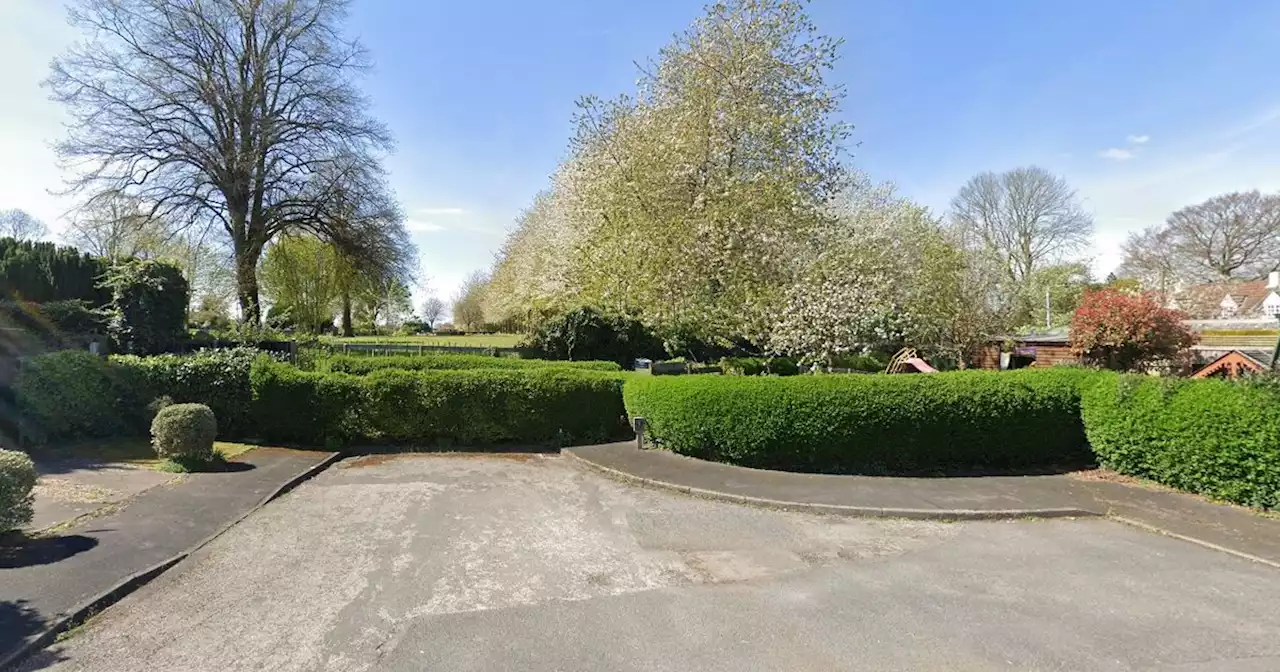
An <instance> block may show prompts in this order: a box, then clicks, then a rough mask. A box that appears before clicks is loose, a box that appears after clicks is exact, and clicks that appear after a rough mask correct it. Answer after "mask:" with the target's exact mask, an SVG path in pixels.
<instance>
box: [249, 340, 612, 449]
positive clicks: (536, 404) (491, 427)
mask: <svg viewBox="0 0 1280 672" xmlns="http://www.w3.org/2000/svg"><path fill="white" fill-rule="evenodd" d="M252 376H253V391H254V405H255V407H256V410H257V413H258V417H259V419H260V420H259V421H260V424H261V428H262V432H263V434H264V438H266V439H268V440H271V441H283V442H288V443H296V444H305V445H315V446H320V445H328V446H332V445H340V444H343V443H349V442H355V443H381V444H405V445H417V446H450V445H488V444H524V445H540V446H554V445H562V444H569V443H589V442H593V441H602V440H606V439H609V438H613V437H616V436H618V434H619V433H621V432H625V423H624V412H623V409H622V399H621V394H620V388H621V385H622V376H621V375H619V374H610V373H605V372H595V371H570V370H567V369H557V368H550V367H547V368H537V369H527V370H503V369H467V370H458V371H404V370H395V369H387V370H381V371H375V372H373V373H370V374H369V375H367V376H354V375H350V374H346V373H339V372H327V373H326V372H307V371H299V370H297V369H296V368H294V367H292V366H289V365H286V364H278V363H273V362H270V361H266V360H259V361H258V362H256V363H255V364H254V368H253V374H252Z"/></svg>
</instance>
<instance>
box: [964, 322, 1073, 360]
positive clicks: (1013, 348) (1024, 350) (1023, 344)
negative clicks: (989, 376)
mask: <svg viewBox="0 0 1280 672" xmlns="http://www.w3.org/2000/svg"><path fill="white" fill-rule="evenodd" d="M1070 341H1071V337H1070V334H1068V333H1067V330H1066V328H1060V329H1052V330H1049V331H1045V332H1041V333H1031V334H1025V335H1019V336H1004V337H1000V338H993V339H991V341H989V342H988V343H987V346H986V347H984V348H983V349H982V352H981V353H979V356H978V368H980V369H1023V368H1026V367H1028V366H1057V365H1059V364H1076V363H1079V362H1080V357H1079V356H1078V355H1076V354H1075V353H1074V352H1072V351H1071V343H1070Z"/></svg>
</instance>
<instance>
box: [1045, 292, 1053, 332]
mask: <svg viewBox="0 0 1280 672" xmlns="http://www.w3.org/2000/svg"><path fill="white" fill-rule="evenodd" d="M1044 328H1045V331H1048V330H1049V329H1052V328H1053V319H1052V317H1050V315H1049V288H1048V287H1045V288H1044Z"/></svg>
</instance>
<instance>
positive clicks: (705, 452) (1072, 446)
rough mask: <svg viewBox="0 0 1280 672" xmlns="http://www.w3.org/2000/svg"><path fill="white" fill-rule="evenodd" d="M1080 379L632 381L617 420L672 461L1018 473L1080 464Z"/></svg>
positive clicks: (960, 376)
mask: <svg viewBox="0 0 1280 672" xmlns="http://www.w3.org/2000/svg"><path fill="white" fill-rule="evenodd" d="M1091 375H1092V374H1091V372H1088V371H1085V370H1079V369H1076V370H1068V369H1060V370H1042V371H1026V372H993V371H961V372H953V373H946V374H933V375H901V376H886V375H875V376H852V375H849V376H842V375H827V376H794V377H788V378H751V377H716V376H690V377H678V378H637V379H635V380H631V381H629V382H628V383H627V385H626V387H625V388H624V390H623V395H624V398H625V402H626V407H627V411H628V412H629V413H630V414H631V415H632V416H633V417H634V416H643V417H644V418H645V419H646V420H647V421H648V426H649V436H650V437H652V438H653V439H654V440H655V441H657V442H658V443H660V444H661V445H662V446H663V447H666V448H669V449H671V450H673V451H675V452H678V453H683V454H686V455H691V456H694V457H701V458H705V459H712V460H721V461H725V462H730V463H734V464H741V465H744V466H750V467H758V468H765V469H783V470H788V471H812V472H824V473H872V474H874V473H884V472H911V471H921V470H938V469H941V470H946V469H968V468H975V467H976V468H982V467H987V468H1025V467H1032V466H1043V465H1057V464H1068V463H1079V462H1084V461H1087V460H1088V459H1089V458H1090V454H1089V449H1088V446H1087V444H1086V443H1085V436H1084V429H1083V427H1082V426H1081V422H1080V392H1079V390H1080V385H1081V383H1082V382H1084V381H1085V380H1087V379H1088V378H1089V377H1090V376H1091Z"/></svg>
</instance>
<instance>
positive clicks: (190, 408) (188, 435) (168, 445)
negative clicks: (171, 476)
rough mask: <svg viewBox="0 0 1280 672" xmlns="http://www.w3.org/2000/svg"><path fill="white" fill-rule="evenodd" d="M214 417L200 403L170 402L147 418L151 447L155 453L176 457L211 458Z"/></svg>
mask: <svg viewBox="0 0 1280 672" xmlns="http://www.w3.org/2000/svg"><path fill="white" fill-rule="evenodd" d="M217 435H218V421H217V418H215V417H214V415H213V411H211V410H209V407H208V406H205V405H204V404H171V405H169V406H165V407H164V408H161V409H160V411H159V412H157V413H156V417H155V420H153V421H152V422H151V447H152V448H155V451H156V455H159V456H160V457H167V458H171V459H174V460H178V461H184V460H192V461H203V462H207V461H209V460H212V459H213V456H214V453H213V441H214V439H215V438H216V437H217Z"/></svg>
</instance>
